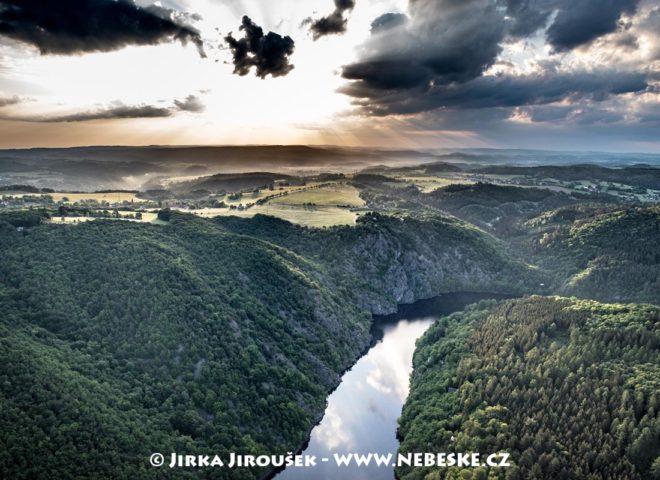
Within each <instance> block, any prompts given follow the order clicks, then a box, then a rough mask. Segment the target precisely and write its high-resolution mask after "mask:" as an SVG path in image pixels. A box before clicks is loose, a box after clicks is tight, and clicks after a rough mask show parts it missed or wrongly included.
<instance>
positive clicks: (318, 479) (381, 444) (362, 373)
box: [276, 293, 505, 480]
mask: <svg viewBox="0 0 660 480" xmlns="http://www.w3.org/2000/svg"><path fill="white" fill-rule="evenodd" d="M504 297H505V296H503V295H494V294H481V293H454V294H448V295H442V296H440V297H436V298H434V299H431V300H425V301H422V302H417V303H416V304H413V305H408V306H402V307H401V308H400V310H399V313H397V314H395V315H391V316H389V317H380V318H379V319H377V321H376V323H375V327H374V331H373V332H372V333H373V335H374V338H376V339H378V343H376V344H375V345H374V346H373V347H372V348H371V349H370V350H369V352H367V354H366V355H365V356H363V357H362V358H360V360H358V362H357V363H356V364H355V365H354V366H353V368H352V369H351V370H349V371H348V372H346V373H345V374H344V376H343V377H342V380H341V383H340V385H339V387H338V388H337V390H335V391H334V393H332V395H330V396H329V397H328V406H327V408H326V411H325V415H324V417H323V420H321V423H320V424H319V425H317V426H316V427H315V428H314V430H312V434H311V437H310V441H309V445H308V446H307V448H306V449H305V450H304V452H303V453H304V454H305V455H315V456H316V457H317V466H316V467H314V468H289V469H287V470H284V471H283V472H281V473H280V474H278V475H277V476H276V478H277V480H300V479H305V480H307V479H314V480H335V479H337V480H349V479H350V480H363V479H364V480H392V479H394V469H393V468H391V467H387V466H382V467H378V466H376V465H371V466H369V467H365V466H362V467H355V466H354V467H337V465H336V464H335V463H334V461H333V454H335V453H337V454H348V453H358V454H369V453H376V454H388V453H391V454H393V455H395V454H396V451H397V449H398V447H399V443H398V441H397V439H396V428H397V419H398V417H399V415H401V407H402V406H403V403H404V402H405V400H406V397H407V396H408V388H409V376H410V372H411V370H412V357H413V353H414V350H415V341H416V340H417V339H418V338H419V337H420V336H421V335H422V334H423V333H424V332H425V331H426V329H427V328H429V327H430V326H431V324H432V323H433V321H435V319H436V318H438V317H439V316H441V315H446V314H449V313H451V312H454V311H457V310H461V309H463V307H464V306H465V305H467V304H470V303H473V302H476V301H478V300H482V299H485V298H504ZM323 457H326V458H329V459H330V461H329V462H327V463H323V462H321V458H323Z"/></svg>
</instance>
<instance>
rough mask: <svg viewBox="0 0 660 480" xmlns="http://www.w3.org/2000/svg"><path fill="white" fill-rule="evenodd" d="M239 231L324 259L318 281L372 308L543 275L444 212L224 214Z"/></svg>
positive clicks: (525, 284)
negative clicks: (294, 217) (350, 223)
mask: <svg viewBox="0 0 660 480" xmlns="http://www.w3.org/2000/svg"><path fill="white" fill-rule="evenodd" d="M216 222H217V223H218V224H220V225H221V226H222V227H223V228H225V229H227V230H230V231H232V232H235V233H241V234H248V235H250V236H256V237H258V238H261V239H264V240H266V241H268V242H272V243H275V244H277V245H280V246H282V247H284V248H287V249H288V250H291V251H293V252H295V253H296V254H298V255H301V256H303V257H305V258H308V259H310V260H312V261H313V262H315V263H317V264H318V265H320V266H322V273H320V276H319V280H320V281H321V282H323V283H325V284H327V285H328V286H329V287H331V288H332V289H334V290H342V291H344V292H345V293H346V294H347V295H348V296H349V297H350V298H351V299H352V300H353V302H354V303H355V304H356V305H357V306H358V307H359V308H360V309H363V310H367V311H369V312H371V313H373V314H379V315H380V314H388V313H393V312H395V311H396V307H397V304H401V303H412V302H414V301H416V300H419V299H424V298H430V297H433V296H435V295H438V294H440V293H443V292H450V291H488V292H504V293H520V292H529V291H530V290H531V289H532V288H533V286H534V285H539V284H541V283H545V282H544V279H543V278H542V277H541V276H539V274H538V273H536V272H535V271H534V270H532V269H530V268H529V267H528V266H525V265H523V264H522V263H518V262H516V261H514V260H511V259H510V256H509V255H507V254H506V252H505V248H504V246H503V245H502V244H501V243H500V242H499V241H498V240H496V239H495V238H493V237H492V236H490V235H488V234H485V233H483V232H481V231H479V230H477V229H476V228H474V227H471V226H468V225H466V224H464V223H461V222H459V221H458V220H454V219H450V218H447V217H441V216H428V217H422V218H411V217H407V216H383V215H377V214H370V215H365V216H363V217H361V218H360V219H359V221H358V224H357V226H355V227H335V228H331V229H327V230H325V229H324V230H311V229H306V228H303V227H299V226H295V225H292V224H290V223H287V222H284V221H282V220H278V219H275V218H272V217H264V216H256V217H255V218H254V219H252V220H244V219H237V218H227V217H222V218H218V219H216Z"/></svg>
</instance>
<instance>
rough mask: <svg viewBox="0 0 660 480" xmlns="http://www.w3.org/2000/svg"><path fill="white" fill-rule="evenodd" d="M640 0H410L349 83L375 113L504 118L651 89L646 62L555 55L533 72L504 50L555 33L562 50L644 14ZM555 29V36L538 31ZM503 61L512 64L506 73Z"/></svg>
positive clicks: (629, 43)
mask: <svg viewBox="0 0 660 480" xmlns="http://www.w3.org/2000/svg"><path fill="white" fill-rule="evenodd" d="M637 3H638V1H637V0H621V1H615V0H612V1H610V0H603V1H602V2H601V1H598V2H596V1H592V0H584V1H580V2H570V3H569V2H568V1H567V0H466V1H461V2H459V1H457V0H410V3H409V9H408V15H401V14H386V15H382V16H380V17H378V18H376V20H374V22H373V24H372V29H371V32H372V35H371V37H370V38H369V40H368V41H367V43H366V44H365V45H364V46H363V48H362V49H361V51H362V54H361V59H360V60H359V61H357V62H355V63H353V64H349V65H346V66H344V67H343V69H342V76H343V77H344V78H345V79H347V80H349V83H348V84H347V85H346V86H344V87H343V88H342V89H341V91H342V92H343V93H345V94H347V95H349V96H351V97H353V98H354V103H355V104H356V105H358V106H360V107H361V109H362V111H363V112H364V113H367V114H370V115H379V116H384V115H392V114H415V113H419V112H428V111H431V110H435V109H439V110H440V111H442V112H445V113H446V112H447V111H449V110H467V109H477V110H483V109H503V111H498V112H497V116H498V118H499V117H501V116H505V117H506V116H507V115H509V116H511V115H514V112H513V109H514V108H516V107H522V106H527V105H548V104H552V103H561V102H566V101H569V102H575V101H581V100H588V101H590V102H602V101H605V100H607V99H609V98H610V97H612V96H617V95H622V94H632V93H639V92H643V91H647V90H648V89H650V88H651V87H650V86H649V76H650V72H649V71H648V69H646V68H643V67H642V66H641V65H640V66H639V68H634V67H633V66H631V65H629V64H628V65H625V66H623V67H622V68H618V67H617V66H615V65H602V66H601V65H598V64H594V65H591V66H586V65H584V63H583V62H574V63H571V64H565V63H569V62H568V60H566V59H565V58H564V57H561V56H559V55H557V54H554V55H552V56H550V57H545V58H542V57H541V58H539V59H538V60H535V61H534V62H533V64H534V65H533V67H532V66H529V64H528V66H527V71H525V70H524V69H525V66H524V65H523V67H519V65H520V64H521V63H523V62H521V61H520V58H518V59H517V60H516V63H513V62H511V61H510V60H507V58H506V57H504V58H503V57H502V55H503V53H504V51H505V47H507V46H508V45H511V44H512V43H515V42H519V40H520V39H523V40H524V42H525V43H522V42H519V43H520V44H521V45H525V46H524V47H521V48H525V49H526V48H531V47H529V46H528V45H529V42H531V41H532V40H531V38H532V36H534V38H535V40H534V41H537V42H538V41H542V38H543V37H545V38H547V42H548V43H549V44H550V45H551V47H552V49H553V50H555V51H564V50H567V49H568V50H570V49H572V48H575V47H577V46H580V45H584V44H586V43H589V42H593V41H594V40H595V39H597V38H599V37H601V36H603V35H604V34H607V33H612V32H614V31H617V29H619V27H618V22H619V21H620V19H621V18H622V15H624V14H631V13H632V12H634V11H635V9H636V4H637ZM615 4H616V5H615ZM601 9H604V10H607V12H600V11H599V10H601ZM546 26H547V31H546V32H545V35H543V36H539V35H537V32H539V31H541V30H543V29H545V28H546ZM625 35H628V36H633V35H631V34H629V33H628V32H623V33H621V34H620V37H618V38H617V39H616V41H618V42H623V43H626V46H625V48H629V49H630V48H633V49H634V48H636V47H635V46H634V45H635V42H634V41H633V40H631V39H629V38H624V37H625ZM528 37H529V39H528ZM633 37H634V36H633ZM523 51H524V50H523ZM523 51H521V50H520V49H519V50H517V51H515V52H514V53H513V54H512V55H514V56H513V57H511V58H514V59H515V58H516V56H518V57H520V56H521V55H522V52H523ZM527 55H529V54H527ZM543 55H547V54H545V53H543ZM523 58H524V57H523ZM531 63H532V62H530V64H531ZM496 66H497V67H498V68H499V67H500V66H501V67H503V68H501V69H500V70H499V71H498V68H495V67H496ZM548 112H549V114H551V113H553V112H550V111H548ZM599 113H602V115H603V118H605V117H606V116H607V117H608V118H614V117H615V116H616V117H617V118H620V113H617V114H616V115H614V114H612V115H610V114H609V113H608V112H604V111H602V112H601V111H599V110H597V109H594V110H593V115H594V116H595V115H598V114H599ZM583 117H584V118H586V116H583Z"/></svg>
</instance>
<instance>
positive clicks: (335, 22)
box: [309, 0, 355, 40]
mask: <svg viewBox="0 0 660 480" xmlns="http://www.w3.org/2000/svg"><path fill="white" fill-rule="evenodd" d="M353 8H355V0H335V9H334V11H333V12H332V13H331V14H330V15H328V16H327V17H321V18H319V19H318V20H313V21H312V24H311V26H310V27H309V28H310V30H311V32H312V36H313V37H314V40H317V39H319V38H321V37H323V36H325V35H333V34H337V33H344V32H345V31H346V24H347V23H348V20H347V19H346V18H345V17H344V14H345V13H347V12H349V11H351V10H353Z"/></svg>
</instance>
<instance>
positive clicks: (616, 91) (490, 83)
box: [344, 70, 647, 115]
mask: <svg viewBox="0 0 660 480" xmlns="http://www.w3.org/2000/svg"><path fill="white" fill-rule="evenodd" d="M646 88H647V82H646V76H645V75H643V74H641V73H634V72H619V71H613V70H601V71H596V72H565V73H557V72H552V73H548V72H544V73H541V74H534V75H524V76H495V75H487V76H482V77H479V78H477V79H474V80H472V81H470V82H465V83H458V82H457V83H453V84H451V85H438V86H428V87H424V88H420V89H416V90H413V91H405V90H400V91H398V92H393V91H391V90H380V91H378V90H376V89H369V88H366V89H365V88H363V85H360V84H352V85H349V86H348V87H346V88H345V89H344V93H347V94H349V95H352V96H355V97H358V98H360V99H359V100H357V103H358V104H359V105H361V106H363V107H364V109H365V110H367V111H368V112H369V113H370V114H373V115H390V114H407V113H417V112H424V111H428V110H433V109H436V108H449V109H484V108H498V107H518V106H523V105H543V104H549V103H553V102H559V101H562V100H565V99H570V100H571V101H576V100H578V99H585V98H586V99H590V100H593V101H601V100H604V99H606V98H609V97H610V96H611V95H620V94H624V93H634V92H641V91H643V90H645V89H646Z"/></svg>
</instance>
